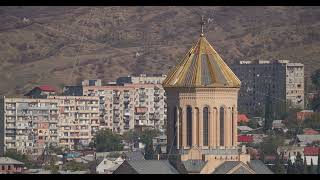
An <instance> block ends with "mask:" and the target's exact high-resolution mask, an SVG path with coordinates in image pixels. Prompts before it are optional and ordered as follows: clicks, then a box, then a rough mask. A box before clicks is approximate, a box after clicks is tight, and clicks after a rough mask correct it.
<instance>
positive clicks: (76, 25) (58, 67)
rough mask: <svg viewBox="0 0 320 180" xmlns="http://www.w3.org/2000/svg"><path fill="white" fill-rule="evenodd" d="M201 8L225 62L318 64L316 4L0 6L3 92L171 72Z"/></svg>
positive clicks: (195, 30)
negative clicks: (275, 61) (46, 85)
mask: <svg viewBox="0 0 320 180" xmlns="http://www.w3.org/2000/svg"><path fill="white" fill-rule="evenodd" d="M197 13H200V14H203V15H204V16H205V17H206V20H208V19H207V18H213V22H209V23H207V25H206V26H205V34H206V37H207V39H208V41H209V42H210V43H211V44H212V45H213V46H214V47H215V49H216V50H217V51H218V53H219V54H220V55H221V56H222V58H223V59H224V60H225V61H226V62H227V63H232V62H234V61H239V60H254V59H264V60H271V59H288V60H290V61H292V62H301V63H304V64H305V69H306V70H305V72H306V75H307V76H309V75H310V72H312V71H314V70H315V69H316V68H318V67H319V64H320V61H319V57H320V34H319V33H320V22H319V21H318V20H319V19H320V8H319V7H277V6H273V7H222V6H219V7H172V6H170V7H160V6H159V7H150V6H149V7H0V15H1V17H0V23H1V27H0V57H1V58H0V62H1V63H0V76H1V77H3V78H2V81H1V83H0V95H7V96H12V95H20V94H22V93H25V92H26V91H28V90H30V89H31V88H32V87H33V86H35V85H39V84H50V85H54V86H57V87H62V86H63V85H65V84H77V83H79V82H80V81H81V80H82V79H87V78H101V79H103V81H110V80H115V79H116V78H117V77H118V76H125V75H128V74H133V73H166V72H167V71H168V69H169V68H170V66H169V65H174V64H175V63H176V62H177V61H179V60H180V59H182V58H183V56H184V54H185V53H186V51H187V50H188V49H189V48H190V47H191V45H192V44H193V43H194V42H195V41H196V40H197V38H198V36H199V31H200V25H199V21H200V18H199V15H198V14H197ZM24 17H25V18H27V19H25V20H23V18H24ZM137 52H138V54H139V56H136V54H137Z"/></svg>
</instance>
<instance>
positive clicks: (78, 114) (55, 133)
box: [0, 96, 99, 155]
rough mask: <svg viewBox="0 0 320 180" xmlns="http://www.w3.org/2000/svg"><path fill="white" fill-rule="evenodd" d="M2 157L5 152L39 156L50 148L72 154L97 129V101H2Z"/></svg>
mask: <svg viewBox="0 0 320 180" xmlns="http://www.w3.org/2000/svg"><path fill="white" fill-rule="evenodd" d="M0 107H1V110H0V111H1V112H0V113H1V114H0V123H1V127H2V128H1V130H0V132H1V136H0V138H1V141H0V142H1V154H4V152H5V151H6V150H8V149H15V150H17V151H18V152H20V153H28V154H35V155H39V154H41V153H42V152H43V150H44V149H45V147H47V146H49V145H53V146H60V147H63V148H67V149H70V150H73V149H74V148H75V147H74V146H75V145H76V144H77V143H81V144H83V145H87V144H89V142H90V140H91V139H92V137H93V133H94V132H95V131H96V130H97V129H98V128H99V114H98V113H99V109H98V108H99V99H98V98H97V97H77V96H48V99H27V98H6V97H4V98H2V99H1V102H0Z"/></svg>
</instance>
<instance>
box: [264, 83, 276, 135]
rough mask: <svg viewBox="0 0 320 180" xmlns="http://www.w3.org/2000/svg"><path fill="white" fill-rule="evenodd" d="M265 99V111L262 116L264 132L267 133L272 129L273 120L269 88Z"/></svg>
mask: <svg viewBox="0 0 320 180" xmlns="http://www.w3.org/2000/svg"><path fill="white" fill-rule="evenodd" d="M265 98H266V103H265V111H264V116H265V124H264V130H265V131H266V132H267V131H270V130H271V128H272V121H273V118H274V117H273V103H272V100H271V96H270V88H269V91H268V94H267V95H266V97H265Z"/></svg>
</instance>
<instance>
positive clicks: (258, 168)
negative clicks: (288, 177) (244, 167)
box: [249, 160, 273, 174]
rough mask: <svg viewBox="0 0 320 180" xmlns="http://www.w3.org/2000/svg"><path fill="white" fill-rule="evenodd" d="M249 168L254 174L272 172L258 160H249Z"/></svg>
mask: <svg viewBox="0 0 320 180" xmlns="http://www.w3.org/2000/svg"><path fill="white" fill-rule="evenodd" d="M249 167H250V168H251V169H252V170H253V171H254V172H255V173H256V174H273V172H272V171H271V170H270V169H269V168H268V167H267V166H266V165H265V164H264V163H263V162H262V161H260V160H250V163H249Z"/></svg>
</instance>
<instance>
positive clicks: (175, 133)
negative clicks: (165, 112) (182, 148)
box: [173, 107, 179, 147]
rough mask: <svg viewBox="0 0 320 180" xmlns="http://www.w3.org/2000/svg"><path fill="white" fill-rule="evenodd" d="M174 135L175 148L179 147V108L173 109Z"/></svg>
mask: <svg viewBox="0 0 320 180" xmlns="http://www.w3.org/2000/svg"><path fill="white" fill-rule="evenodd" d="M173 134H174V140H173V146H174V147H177V138H178V137H179V136H178V134H177V107H174V108H173Z"/></svg>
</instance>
